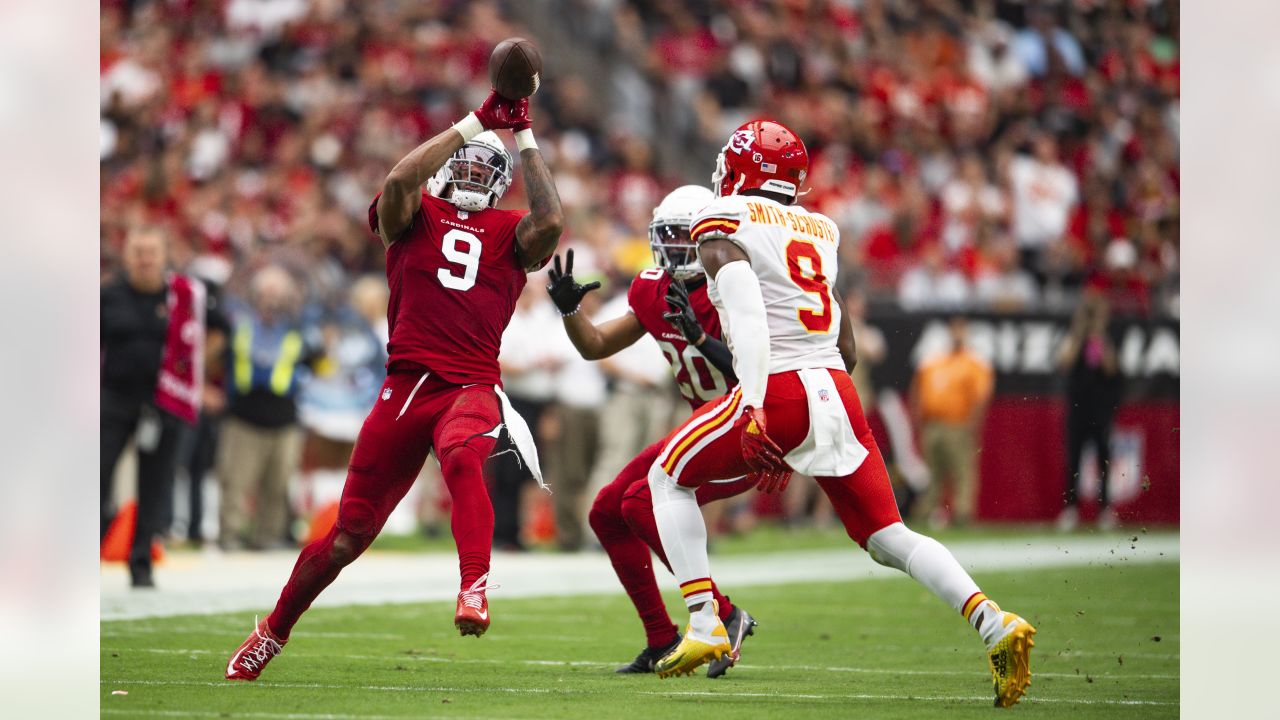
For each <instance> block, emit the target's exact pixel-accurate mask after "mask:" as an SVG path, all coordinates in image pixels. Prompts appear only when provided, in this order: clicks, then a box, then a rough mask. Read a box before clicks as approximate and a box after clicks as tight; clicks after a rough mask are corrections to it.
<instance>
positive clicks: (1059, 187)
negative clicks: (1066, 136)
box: [1009, 133, 1078, 270]
mask: <svg viewBox="0 0 1280 720" xmlns="http://www.w3.org/2000/svg"><path fill="white" fill-rule="evenodd" d="M1032 148H1033V152H1034V154H1033V155H1029V156H1028V155H1018V156H1016V157H1014V158H1013V160H1011V161H1010V162H1009V182H1010V184H1011V186H1012V190H1013V235H1014V238H1015V239H1016V240H1017V241H1018V247H1019V248H1020V249H1021V251H1022V253H1023V264H1024V265H1025V266H1027V267H1028V268H1030V269H1032V270H1036V269H1038V268H1039V260H1040V255H1041V253H1042V252H1043V251H1044V249H1045V248H1046V247H1048V246H1050V245H1053V244H1055V243H1058V242H1060V241H1061V240H1062V239H1063V237H1064V235H1065V233H1066V230H1067V220H1068V218H1069V217H1070V213H1071V209H1072V208H1073V207H1074V206H1075V204H1076V201H1077V194H1078V190H1077V184H1076V177H1075V175H1073V174H1072V173H1071V171H1070V170H1068V169H1067V167H1066V166H1065V165H1063V164H1062V163H1061V162H1060V161H1059V160H1058V144H1057V142H1056V141H1054V139H1053V137H1052V136H1050V135H1048V134H1045V133H1041V134H1040V135H1037V136H1036V137H1035V139H1034V140H1033V141H1032Z"/></svg>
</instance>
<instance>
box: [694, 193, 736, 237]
mask: <svg viewBox="0 0 1280 720" xmlns="http://www.w3.org/2000/svg"><path fill="white" fill-rule="evenodd" d="M746 219H747V205H746V200H745V199H744V198H742V197H741V196H739V195H728V196H725V197H721V198H716V199H714V200H712V201H711V203H710V204H708V205H707V206H706V207H704V208H703V209H701V210H699V211H698V212H697V214H695V215H694V216H693V221H692V222H691V223H690V224H689V237H690V238H692V239H693V241H694V242H695V243H700V242H702V241H704V240H710V239H712V238H725V237H729V236H730V235H733V234H734V233H735V232H737V231H738V227H739V226H740V225H741V224H742V223H743V222H744V221H745V220H746Z"/></svg>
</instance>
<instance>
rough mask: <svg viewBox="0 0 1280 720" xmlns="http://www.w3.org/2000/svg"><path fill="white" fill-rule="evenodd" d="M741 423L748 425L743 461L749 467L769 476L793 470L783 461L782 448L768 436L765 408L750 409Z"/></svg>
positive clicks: (745, 429)
mask: <svg viewBox="0 0 1280 720" xmlns="http://www.w3.org/2000/svg"><path fill="white" fill-rule="evenodd" d="M739 423H740V424H744V425H746V427H744V428H743V429H742V459H743V460H745V461H746V463H747V467H750V468H751V469H752V470H758V471H761V472H764V473H768V474H779V473H782V472H783V471H790V470H791V468H789V467H787V463H786V462H785V461H784V460H783V459H782V448H780V447H778V444H777V443H775V442H774V441H773V440H771V439H770V438H769V435H768V434H767V433H768V431H767V430H766V428H765V415H764V408H753V407H748V408H747V411H746V412H745V413H743V414H742V419H741V420H739Z"/></svg>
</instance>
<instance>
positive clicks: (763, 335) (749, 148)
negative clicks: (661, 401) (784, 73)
mask: <svg viewBox="0 0 1280 720" xmlns="http://www.w3.org/2000/svg"><path fill="white" fill-rule="evenodd" d="M808 168H809V156H808V152H807V151H806V150H805V147H804V143H802V142H801V141H800V139H799V138H798V137H796V135H795V133H793V132H791V130H789V129H788V128H786V127H785V126H783V125H781V124H779V123H776V122H772V121H768V120H762V121H752V122H749V123H747V124H745V125H743V126H742V127H740V128H739V129H738V130H737V131H736V132H734V133H733V136H732V137H730V138H729V142H728V143H727V144H726V145H725V147H724V149H723V150H722V151H721V153H720V156H719V158H717V160H716V172H715V175H714V176H713V177H712V184H713V185H714V188H713V189H714V190H715V191H716V195H717V196H718V197H717V198H716V199H715V200H713V201H712V202H711V203H710V204H709V205H708V206H707V207H706V208H704V209H703V210H702V211H701V212H699V213H698V214H697V215H696V216H695V217H694V220H693V223H692V230H691V235H692V237H693V240H694V241H695V243H697V246H698V253H699V257H700V258H701V260H702V265H703V267H704V269H705V271H706V274H707V277H708V279H709V281H710V283H709V285H708V291H709V294H710V297H711V300H712V302H713V303H714V304H715V306H716V309H717V310H718V311H719V313H720V322H721V326H722V328H723V330H724V332H725V335H726V337H727V339H728V342H729V347H730V349H731V350H732V352H733V365H734V369H735V371H736V374H737V376H738V379H739V385H738V387H736V388H734V390H733V391H731V392H730V393H729V394H728V395H726V396H724V397H723V398H721V399H720V400H718V401H712V402H709V403H707V404H706V405H704V406H702V407H701V408H700V409H699V410H698V411H697V412H696V413H694V415H693V416H692V417H690V418H689V420H688V421H686V422H685V424H684V425H682V426H681V427H680V428H678V429H677V430H676V431H675V432H673V433H672V434H671V435H670V436H668V438H667V440H666V442H665V445H664V447H663V449H662V452H660V453H659V454H658V459H657V460H656V461H655V462H654V464H653V466H652V467H651V468H650V470H649V486H650V489H651V492H652V495H653V513H654V516H655V518H656V520H657V523H658V532H659V535H660V536H661V539H662V545H663V547H664V548H665V549H666V553H667V558H668V559H669V560H670V561H671V566H672V569H673V570H674V571H675V575H676V577H677V578H678V579H679V581H680V589H681V592H682V594H683V595H684V599H685V604H686V605H687V606H688V607H689V610H690V621H689V625H688V628H687V629H686V631H685V635H684V638H683V639H682V641H681V643H680V644H679V645H678V646H677V647H676V649H675V650H673V651H671V653H669V654H668V655H666V656H665V657H663V658H662V659H661V660H660V661H659V662H658V663H657V665H656V666H655V671H656V672H657V673H658V675H660V676H662V677H669V676H671V675H680V674H688V673H690V672H692V671H693V670H694V668H697V667H698V666H700V665H702V664H703V663H705V662H708V661H710V660H712V659H714V658H718V657H720V656H722V655H723V654H724V653H726V652H728V651H729V643H728V638H727V634H726V631H725V628H724V625H723V624H722V623H721V621H720V618H719V617H718V616H717V614H716V608H715V601H714V600H713V599H712V595H711V592H710V587H711V568H710V563H709V562H708V559H707V545H706V537H707V536H706V526H705V525H704V523H703V519H702V514H701V513H700V512H699V511H698V504H697V499H696V497H695V491H696V490H697V488H698V487H699V486H701V485H702V484H704V483H706V482H709V481H711V480H717V479H722V478H728V477H736V476H738V475H742V474H744V473H748V472H757V473H760V477H761V481H760V485H759V488H760V489H761V490H765V491H778V490H781V489H782V488H783V487H785V485H786V484H787V481H788V480H789V479H790V477H791V473H792V471H793V470H794V471H798V472H801V473H804V474H806V475H809V476H812V477H814V478H815V479H816V480H817V482H818V484H819V485H820V486H821V487H822V489H823V491H824V492H826V494H827V497H829V498H830V499H831V503H832V505H833V506H834V507H835V510H836V513H837V515H838V516H839V517H840V520H841V521H842V522H843V523H844V526H845V529H846V530H847V531H848V533H849V536H850V537H851V538H853V540H854V541H856V542H857V543H858V544H859V545H861V546H862V547H864V548H866V550H867V551H868V552H869V553H870V554H871V557H872V558H873V559H874V560H875V561H876V562H878V563H880V564H882V565H886V566H889V567H893V568H897V569H898V570H902V571H903V572H905V573H907V574H908V575H910V576H911V577H912V578H914V579H915V580H916V581H918V582H920V583H921V584H922V585H924V586H925V587H926V588H928V589H929V590H930V591H932V592H933V593H934V594H935V595H937V596H938V597H939V598H941V599H942V600H943V601H944V602H946V603H947V604H949V605H951V606H952V607H953V608H955V609H956V610H957V611H959V612H960V613H961V614H962V615H963V616H964V618H965V619H966V620H968V622H969V624H970V625H972V626H973V628H974V629H975V630H976V631H977V632H978V634H979V636H980V637H981V638H982V640H983V641H984V643H985V644H986V648H987V654H988V660H989V666H990V669H991V674H992V678H993V681H994V685H995V696H996V697H995V703H996V705H997V706H1000V707H1008V706H1011V705H1013V704H1014V703H1016V702H1018V700H1019V699H1020V698H1021V697H1022V695H1023V694H1024V693H1025V692H1026V688H1027V685H1029V684H1030V680H1031V670H1030V650H1031V647H1032V646H1033V645H1034V644H1035V643H1034V640H1033V636H1034V635H1035V632H1036V631H1035V628H1033V627H1031V625H1030V623H1028V622H1027V621H1026V620H1024V619H1022V618H1021V617H1019V616H1017V615H1015V614H1013V613H1010V612H1005V611H1002V610H1001V609H1000V608H999V607H998V606H997V605H996V604H995V603H994V602H992V601H991V600H989V599H987V596H986V595H984V594H983V593H982V591H981V590H979V589H978V585H977V584H976V583H975V582H974V581H973V579H972V578H970V577H969V574H968V573H967V572H965V570H964V568H962V567H961V566H960V564H959V563H958V562H957V561H956V559H955V557H954V556H952V554H951V553H950V551H948V550H947V549H946V548H945V547H943V546H942V545H941V544H940V543H939V542H937V541H936V540H933V539H932V538H928V537H925V536H923V535H920V534H918V533H916V532H913V531H911V530H909V529H907V527H906V526H905V525H903V523H902V519H901V518H900V517H899V515H898V510H897V506H896V505H895V503H894V498H893V490H892V489H891V487H890V484H889V475H888V472H887V471H886V470H885V465H884V460H883V458H882V457H881V456H880V451H879V449H878V448H877V447H876V444H875V441H874V440H873V439H872V437H871V431H870V429H869V428H868V427H867V421H866V418H865V417H863V414H862V407H861V403H860V402H859V400H858V395H857V392H856V391H855V390H854V388H853V382H852V381H851V380H850V379H849V375H848V372H847V370H846V366H847V365H848V366H851V365H852V361H853V355H854V348H853V340H852V338H853V333H852V329H851V327H850V326H849V322H848V319H847V318H845V317H843V314H842V313H841V309H840V305H839V303H838V301H836V299H835V294H834V292H833V285H834V284H835V273H836V250H837V248H838V247H839V242H840V235H839V232H838V230H837V229H836V226H835V223H833V222H832V221H831V220H830V219H828V218H826V217H824V216H823V215H821V214H818V213H813V212H809V211H808V210H806V209H804V208H803V207H801V206H799V205H797V204H796V201H797V199H798V197H799V191H800V185H801V183H803V182H804V178H805V174H806V173H807V172H808Z"/></svg>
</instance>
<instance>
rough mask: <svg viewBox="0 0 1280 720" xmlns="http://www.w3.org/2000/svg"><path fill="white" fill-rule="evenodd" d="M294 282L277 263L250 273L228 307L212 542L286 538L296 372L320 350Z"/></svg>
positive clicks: (294, 451)
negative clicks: (304, 321) (247, 285)
mask: <svg viewBox="0 0 1280 720" xmlns="http://www.w3.org/2000/svg"><path fill="white" fill-rule="evenodd" d="M301 300H302V298H301V297H300V294H299V289H298V287H297V283H296V282H295V281H294V279H293V277H292V276H291V275H289V272H288V271H287V270H285V269H284V268H282V267H280V266H278V265H268V266H266V267H264V268H262V269H261V270H259V271H258V272H257V273H255V274H254V276H253V281H252V286H251V289H250V297H249V305H248V306H247V307H239V308H236V309H234V310H232V312H231V317H232V321H231V327H232V331H231V342H230V346H229V352H228V354H229V358H228V360H227V369H228V373H229V377H228V379H229V380H230V382H229V383H228V390H229V391H230V393H229V399H228V404H227V417H226V420H225V421H224V423H223V428H222V438H221V445H220V447H219V454H218V480H219V481H220V483H221V491H222V492H221V506H220V508H219V510H220V512H219V524H220V533H219V540H218V543H219V545H220V546H221V547H222V548H223V549H224V550H234V549H239V548H241V547H243V546H244V544H245V543H246V542H247V543H248V545H249V547H251V548H254V549H265V548H272V547H277V546H279V545H280V544H282V543H283V542H285V541H286V537H287V536H286V531H287V523H288V517H289V508H288V501H289V481H290V480H292V479H293V477H294V476H295V475H296V474H297V472H298V463H299V462H300V460H301V456H302V431H301V429H300V428H299V427H298V404H297V397H298V388H299V384H300V383H299V375H300V374H301V369H302V367H303V366H305V365H313V364H315V363H316V362H317V361H318V360H319V359H320V358H321V357H322V355H321V348H320V343H319V342H318V341H317V340H316V339H315V338H313V337H308V336H307V334H306V333H304V331H303V328H302V325H301V322H300V315H301Z"/></svg>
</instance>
